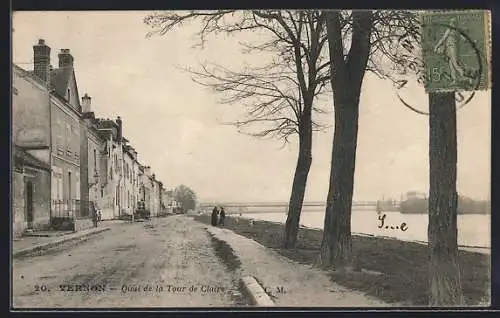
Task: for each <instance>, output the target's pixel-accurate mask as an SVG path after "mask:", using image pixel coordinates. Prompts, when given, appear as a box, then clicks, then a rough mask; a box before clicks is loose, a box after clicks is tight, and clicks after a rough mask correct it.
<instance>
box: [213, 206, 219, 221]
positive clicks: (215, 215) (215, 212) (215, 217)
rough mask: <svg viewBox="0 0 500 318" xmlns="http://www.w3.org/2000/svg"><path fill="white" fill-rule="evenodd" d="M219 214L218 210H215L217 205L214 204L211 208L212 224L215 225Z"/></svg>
mask: <svg viewBox="0 0 500 318" xmlns="http://www.w3.org/2000/svg"><path fill="white" fill-rule="evenodd" d="M218 214H219V211H218V210H217V207H216V206H214V209H213V210H212V225H213V226H217V215H218Z"/></svg>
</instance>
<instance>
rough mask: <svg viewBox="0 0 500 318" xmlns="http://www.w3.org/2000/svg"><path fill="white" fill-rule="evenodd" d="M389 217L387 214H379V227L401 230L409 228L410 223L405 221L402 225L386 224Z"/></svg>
mask: <svg viewBox="0 0 500 318" xmlns="http://www.w3.org/2000/svg"><path fill="white" fill-rule="evenodd" d="M386 218H387V214H383V215H379V216H378V220H379V221H380V224H379V225H378V228H379V229H386V230H388V229H391V230H401V231H403V232H404V231H406V230H408V225H407V224H406V223H405V222H402V223H401V224H400V225H396V226H394V225H386V223H385V221H386Z"/></svg>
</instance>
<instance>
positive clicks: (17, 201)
mask: <svg viewBox="0 0 500 318" xmlns="http://www.w3.org/2000/svg"><path fill="white" fill-rule="evenodd" d="M11 215H12V226H13V228H12V231H13V234H14V236H15V237H18V236H21V235H22V233H23V232H24V230H25V226H26V225H25V223H24V177H23V174H22V173H19V172H17V171H13V172H12V214H11Z"/></svg>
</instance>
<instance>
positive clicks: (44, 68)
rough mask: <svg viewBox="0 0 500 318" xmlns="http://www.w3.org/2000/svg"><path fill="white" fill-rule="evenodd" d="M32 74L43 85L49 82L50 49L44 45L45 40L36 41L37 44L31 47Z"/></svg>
mask: <svg viewBox="0 0 500 318" xmlns="http://www.w3.org/2000/svg"><path fill="white" fill-rule="evenodd" d="M33 64H34V73H35V75H36V76H37V77H38V78H40V79H41V80H42V81H44V82H45V83H48V82H49V80H50V73H49V72H50V47H48V46H47V45H46V44H45V40H43V39H40V40H38V44H36V45H33Z"/></svg>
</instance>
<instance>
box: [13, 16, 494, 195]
mask: <svg viewBox="0 0 500 318" xmlns="http://www.w3.org/2000/svg"><path fill="white" fill-rule="evenodd" d="M148 13H150V12H147V11H141V12H139V11H137V12H135V11H122V12H118V11H106V12H99V11H89V12H64V11H58V12H15V13H14V16H13V52H12V59H13V62H14V63H15V64H17V65H19V66H20V67H22V68H24V69H33V45H34V44H36V42H37V41H38V39H45V41H46V44H47V45H48V46H50V47H51V49H52V51H51V63H52V65H54V66H55V67H57V63H58V62H57V53H58V52H59V50H60V49H70V50H71V54H72V55H73V57H74V66H75V73H76V78H77V83H78V90H79V94H80V96H83V95H84V94H85V93H88V94H89V95H90V96H91V97H92V110H93V111H94V112H95V114H96V116H97V117H101V118H116V117H117V116H121V118H122V120H123V125H124V128H123V129H124V135H125V137H126V138H127V139H129V140H130V143H131V144H132V145H133V146H134V147H135V148H136V150H137V151H138V152H139V161H140V162H141V163H142V164H144V165H150V166H151V169H152V171H153V172H154V173H155V174H156V176H157V177H158V179H159V180H161V181H162V182H163V183H164V184H165V186H166V187H167V188H169V189H171V188H174V187H175V186H177V185H179V184H185V185H187V186H189V187H191V188H192V189H193V190H194V191H195V192H196V193H197V194H198V197H199V199H200V200H201V201H214V200H215V201H233V202H234V201H238V202H242V201H259V202H261V201H287V200H288V199H289V196H290V191H291V184H292V180H293V172H294V168H295V164H296V160H297V148H298V143H297V140H296V139H295V140H292V142H291V143H289V144H288V145H286V146H285V147H283V146H282V143H281V142H280V141H278V140H260V139H256V138H255V137H251V136H247V135H244V134H241V133H239V132H238V131H237V129H236V128H234V127H232V126H227V125H222V124H221V122H226V121H234V120H237V119H241V117H240V116H241V112H242V109H241V105H224V104H221V103H219V102H218V101H219V98H220V97H221V96H219V95H216V94H215V93H213V92H212V91H210V90H208V89H207V88H205V87H202V86H200V85H198V84H196V83H194V82H193V81H192V80H191V77H190V75H189V74H187V73H186V72H184V71H182V70H181V69H180V67H181V68H182V67H190V66H193V67H196V66H197V65H199V63H200V62H203V61H209V62H215V63H219V64H221V65H224V66H227V67H230V68H233V69H234V68H235V67H236V68H237V67H238V66H241V64H242V61H244V60H245V61H247V62H248V61H250V62H252V59H253V61H254V62H256V61H257V60H258V58H257V57H252V56H250V57H245V58H243V57H242V53H241V51H240V47H239V46H238V41H239V40H241V38H238V37H237V36H234V37H232V38H227V37H213V38H210V39H209V41H208V43H207V45H206V46H205V48H203V49H201V48H193V45H194V44H197V43H198V41H197V40H198V38H197V37H196V35H195V33H196V31H197V30H198V27H199V26H198V25H197V24H185V25H183V26H182V27H181V28H178V29H175V30H173V31H172V32H169V33H167V34H166V35H164V36H161V37H160V36H154V37H151V38H146V33H147V32H149V31H151V29H150V28H149V27H148V26H147V25H145V24H144V23H143V18H144V17H145V16H146V15H147V14H148ZM400 94H401V95H404V98H405V100H408V101H409V102H410V103H411V104H412V105H414V106H418V107H419V108H420V109H422V110H425V109H426V107H427V106H426V105H427V95H426V94H425V93H424V91H423V88H415V89H408V90H407V91H405V92H400ZM323 103H325V105H326V108H327V109H330V111H331V114H329V115H328V114H327V115H326V116H327V117H326V118H327V120H328V121H330V123H331V124H330V125H331V126H332V128H329V129H328V130H326V131H324V132H317V133H315V134H314V137H313V161H312V166H311V170H310V174H309V178H308V184H307V189H306V197H305V200H308V201H324V200H325V199H326V195H327V193H328V178H329V172H330V159H331V148H332V138H333V102H332V101H331V99H327V100H326V101H324V102H323ZM328 116H329V117H328ZM428 129H429V128H428V117H426V116H421V115H418V114H416V113H414V112H412V111H410V110H408V109H407V108H405V107H404V106H403V105H402V104H401V102H400V101H399V100H398V98H397V94H396V90H395V89H394V88H393V86H392V84H391V83H390V82H388V81H384V80H380V79H378V78H376V77H374V76H373V75H370V74H367V75H366V77H365V80H364V82H363V88H362V94H361V102H360V117H359V133H358V147H357V149H358V152H357V159H356V172H355V186H354V200H377V199H380V198H382V197H385V198H390V197H392V198H399V197H400V195H401V194H402V193H405V192H407V191H411V190H413V191H422V192H428V187H429V186H428V184H429V172H428V168H429V160H428V142H429V133H428ZM457 129H458V136H457V140H458V182H457V188H458V191H459V193H460V194H463V195H466V196H469V197H472V198H477V199H487V198H489V197H490V184H491V182H490V175H491V172H490V169H491V164H490V158H491V155H490V154H491V139H490V138H491V94H490V91H482V92H476V95H475V97H474V99H473V100H472V101H471V102H470V103H469V104H468V105H467V106H466V107H464V108H462V109H460V110H459V112H458V114H457Z"/></svg>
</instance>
